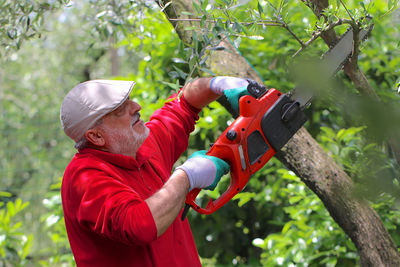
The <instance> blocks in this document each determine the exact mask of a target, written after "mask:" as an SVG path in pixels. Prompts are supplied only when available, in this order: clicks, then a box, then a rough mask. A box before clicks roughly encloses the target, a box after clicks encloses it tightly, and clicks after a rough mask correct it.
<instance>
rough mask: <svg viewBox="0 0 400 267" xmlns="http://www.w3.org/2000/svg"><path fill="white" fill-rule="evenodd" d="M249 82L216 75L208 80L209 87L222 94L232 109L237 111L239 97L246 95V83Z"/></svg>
mask: <svg viewBox="0 0 400 267" xmlns="http://www.w3.org/2000/svg"><path fill="white" fill-rule="evenodd" d="M248 84H249V82H248V81H247V80H245V79H242V78H237V77H229V76H217V77H214V78H213V79H212V80H211V82H210V89H211V91H213V92H214V93H216V94H217V95H222V94H224V95H225V96H226V98H227V99H228V101H229V104H230V105H231V107H232V109H233V110H234V111H235V112H237V113H239V98H241V97H242V96H244V95H248V94H249V92H248V91H247V85H248Z"/></svg>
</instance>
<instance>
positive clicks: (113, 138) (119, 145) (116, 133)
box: [102, 126, 150, 157]
mask: <svg viewBox="0 0 400 267" xmlns="http://www.w3.org/2000/svg"><path fill="white" fill-rule="evenodd" d="M144 127H145V131H144V133H138V132H137V131H136V130H135V129H133V128H126V129H124V130H122V131H121V130H117V129H115V128H109V127H102V128H103V130H104V131H105V132H106V134H107V135H108V136H109V137H110V142H109V144H108V145H109V151H110V152H111V153H114V154H123V155H127V156H133V157H135V156H136V152H137V151H138V150H139V148H140V146H141V145H142V144H143V142H144V141H145V140H146V138H147V137H148V136H149V133H150V130H149V128H147V127H146V126H144Z"/></svg>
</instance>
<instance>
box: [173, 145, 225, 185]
mask: <svg viewBox="0 0 400 267" xmlns="http://www.w3.org/2000/svg"><path fill="white" fill-rule="evenodd" d="M176 169H180V170H183V171H184V172H185V173H186V175H187V176H188V179H189V183H190V188H189V191H190V190H192V189H193V188H205V189H209V190H214V188H215V187H216V186H217V184H218V182H219V180H220V179H221V177H222V176H223V175H224V174H226V173H228V171H229V164H228V163H226V162H225V161H223V160H222V159H219V158H217V157H213V156H208V155H206V151H205V150H200V151H197V152H195V153H193V154H192V155H191V156H190V157H189V159H188V160H186V161H185V162H184V163H183V164H182V165H181V166H179V167H177V168H176Z"/></svg>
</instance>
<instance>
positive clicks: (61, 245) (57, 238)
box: [39, 178, 75, 266]
mask: <svg viewBox="0 0 400 267" xmlns="http://www.w3.org/2000/svg"><path fill="white" fill-rule="evenodd" d="M60 189H61V178H60V179H59V182H58V183H56V184H53V185H51V186H50V190H49V192H48V193H47V198H45V199H43V205H44V206H45V207H46V208H47V210H48V212H47V213H46V214H44V215H43V217H42V222H43V223H44V224H45V226H46V230H45V231H46V233H48V235H49V237H50V239H51V241H52V244H53V245H52V246H49V247H47V248H44V249H43V250H42V251H41V253H43V254H45V255H50V256H49V257H48V258H46V259H45V260H40V261H39V262H40V265H41V266H72V265H74V263H75V262H74V257H73V255H72V252H71V248H70V247H69V243H68V236H67V232H66V231H65V222H64V218H63V211H62V205H61V196H60V193H59V192H60Z"/></svg>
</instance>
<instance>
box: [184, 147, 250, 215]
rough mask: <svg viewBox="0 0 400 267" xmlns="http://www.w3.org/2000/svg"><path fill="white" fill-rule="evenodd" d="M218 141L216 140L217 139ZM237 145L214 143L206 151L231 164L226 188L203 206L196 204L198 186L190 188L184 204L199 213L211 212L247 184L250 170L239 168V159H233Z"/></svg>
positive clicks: (198, 191) (236, 155)
mask: <svg viewBox="0 0 400 267" xmlns="http://www.w3.org/2000/svg"><path fill="white" fill-rule="evenodd" d="M217 141H218V140H217ZM238 147H239V145H237V144H236V145H235V144H233V145H231V146H227V145H218V144H215V145H214V146H212V147H211V149H210V150H209V151H208V152H207V155H209V156H214V157H218V158H220V159H222V160H224V161H226V162H228V163H229V164H230V166H231V171H230V175H231V179H230V185H229V187H228V189H227V190H226V191H225V192H224V193H222V194H221V195H220V196H219V197H218V198H217V199H215V200H213V199H211V198H210V199H209V201H208V203H207V205H206V207H205V208H202V207H200V206H199V205H197V204H196V202H195V199H196V197H197V195H198V194H199V193H200V191H201V189H200V188H195V189H193V190H191V191H190V192H189V193H188V194H187V196H186V204H188V205H190V206H191V207H192V208H193V209H194V210H196V211H197V212H199V213H201V214H211V213H213V212H215V211H216V210H218V209H219V208H221V207H222V206H223V205H225V204H226V203H227V202H228V201H229V200H231V199H232V198H233V197H234V196H235V195H236V194H237V193H239V192H240V191H241V190H242V189H243V187H244V186H245V185H246V184H247V181H248V180H249V178H250V171H249V170H248V168H247V169H246V170H245V171H243V170H241V165H240V161H238V160H235V158H236V157H240V155H239V153H240V152H239V150H238V149H237V148H238Z"/></svg>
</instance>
